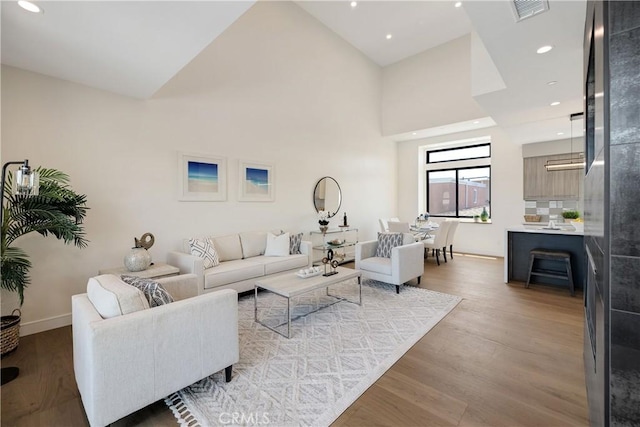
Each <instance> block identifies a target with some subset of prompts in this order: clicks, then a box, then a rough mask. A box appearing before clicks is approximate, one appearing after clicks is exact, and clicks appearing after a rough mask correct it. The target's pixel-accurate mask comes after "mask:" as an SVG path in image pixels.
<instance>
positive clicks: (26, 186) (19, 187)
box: [0, 160, 38, 385]
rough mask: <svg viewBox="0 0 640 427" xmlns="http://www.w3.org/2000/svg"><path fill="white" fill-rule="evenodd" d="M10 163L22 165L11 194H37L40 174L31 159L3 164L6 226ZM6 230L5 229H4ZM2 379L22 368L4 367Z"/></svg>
mask: <svg viewBox="0 0 640 427" xmlns="http://www.w3.org/2000/svg"><path fill="white" fill-rule="evenodd" d="M9 165H21V166H20V168H18V170H16V171H15V173H14V179H13V189H12V190H11V194H13V195H16V196H24V197H28V196H36V195H37V194H38V174H37V172H36V171H32V170H31V167H30V166H29V160H25V161H24V162H7V163H5V164H4V165H3V166H2V195H1V196H0V226H2V227H3V228H4V199H5V188H4V187H5V184H6V177H7V167H9ZM3 232H4V231H3ZM1 371H2V373H1V377H2V378H1V379H2V381H1V382H2V385H4V384H6V383H8V382H10V381H13V380H14V379H16V378H17V377H18V375H19V374H20V369H18V368H17V367H16V366H10V367H7V368H2V370H1Z"/></svg>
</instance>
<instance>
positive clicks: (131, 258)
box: [124, 248, 151, 271]
mask: <svg viewBox="0 0 640 427" xmlns="http://www.w3.org/2000/svg"><path fill="white" fill-rule="evenodd" d="M150 265H151V255H149V252H148V251H147V250H146V249H145V248H131V250H130V251H129V253H128V254H127V255H125V257H124V266H125V268H126V269H127V270H129V271H143V270H146V269H147V268H149V266H150Z"/></svg>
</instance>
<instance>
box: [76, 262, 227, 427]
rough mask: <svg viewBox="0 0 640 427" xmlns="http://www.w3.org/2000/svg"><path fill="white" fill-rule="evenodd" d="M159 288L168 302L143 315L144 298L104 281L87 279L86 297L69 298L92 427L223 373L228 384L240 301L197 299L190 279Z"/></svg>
mask: <svg viewBox="0 0 640 427" xmlns="http://www.w3.org/2000/svg"><path fill="white" fill-rule="evenodd" d="M157 282H159V283H161V284H162V285H163V287H164V288H165V289H166V290H167V292H168V293H169V294H171V296H172V297H173V299H174V302H172V303H170V304H165V305H161V306H158V307H153V308H146V307H148V303H147V302H146V298H145V297H144V295H142V298H140V295H139V294H134V293H133V292H136V291H138V290H137V289H136V288H134V287H133V286H130V285H127V284H125V283H124V282H122V281H121V280H120V278H119V277H118V276H114V275H110V274H106V275H102V276H96V277H93V278H91V279H89V284H88V285H87V293H85V294H81V295H74V296H73V297H72V298H71V305H72V318H73V320H72V322H73V366H74V371H75V377H76V382H77V384H78V390H79V391H80V396H81V398H82V403H83V405H84V409H85V412H86V414H87V418H88V420H89V424H91V426H104V425H107V424H110V423H113V422H114V421H116V420H118V419H120V418H122V417H124V416H126V415H129V414H131V413H133V412H135V411H137V410H139V409H141V408H144V407H145V406H147V405H150V404H151V403H153V402H156V401H157V400H159V399H162V398H164V397H166V396H168V395H170V394H171V393H174V392H176V391H178V390H180V389H182V388H184V387H186V386H188V385H190V384H193V383H194V382H196V381H199V380H201V379H202V378H205V377H207V376H209V375H212V374H214V373H216V372H218V371H221V370H223V369H224V370H225V377H226V380H227V381H229V380H230V379H231V367H232V365H233V364H235V363H237V362H238V360H239V345H238V294H237V293H236V292H234V291H233V290H223V291H220V292H213V293H209V294H207V295H198V289H197V279H196V277H195V276H194V275H192V274H188V275H182V276H174V277H168V278H163V279H157ZM127 286H128V287H129V288H133V290H127V288H126V287H127ZM127 293H128V295H126V296H125V297H122V294H127ZM116 295H117V296H116ZM92 301H93V302H92ZM94 302H95V305H94ZM145 306H146V307H145ZM96 307H97V308H96ZM98 310H100V311H98ZM100 313H103V315H105V317H107V318H103V317H102V316H101V314H100ZM122 313H124V314H122ZM111 316H114V317H111Z"/></svg>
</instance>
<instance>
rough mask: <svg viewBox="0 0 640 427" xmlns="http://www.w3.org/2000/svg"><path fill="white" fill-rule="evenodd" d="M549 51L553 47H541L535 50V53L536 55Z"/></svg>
mask: <svg viewBox="0 0 640 427" xmlns="http://www.w3.org/2000/svg"><path fill="white" fill-rule="evenodd" d="M551 49H553V46H542V47H541V48H540V49H538V50H536V52H538V53H547V52H549V51H550V50H551Z"/></svg>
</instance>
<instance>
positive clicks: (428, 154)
mask: <svg viewBox="0 0 640 427" xmlns="http://www.w3.org/2000/svg"><path fill="white" fill-rule="evenodd" d="M486 146H488V147H489V155H488V156H480V157H467V158H464V159H452V160H440V161H431V160H430V157H431V154H432V153H441V152H444V151H454V150H463V149H466V148H476V147H486ZM490 158H491V142H483V143H480V144H471V145H461V146H459V147H449V148H440V149H437V150H429V149H427V150H426V163H427V164H428V165H437V164H439V163H450V162H464V161H467V160H478V159H490Z"/></svg>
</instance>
